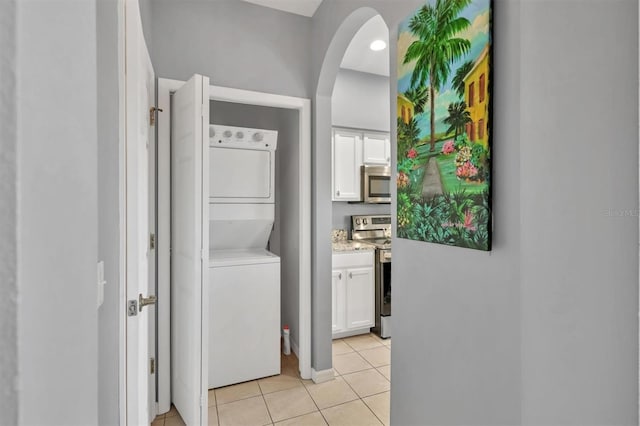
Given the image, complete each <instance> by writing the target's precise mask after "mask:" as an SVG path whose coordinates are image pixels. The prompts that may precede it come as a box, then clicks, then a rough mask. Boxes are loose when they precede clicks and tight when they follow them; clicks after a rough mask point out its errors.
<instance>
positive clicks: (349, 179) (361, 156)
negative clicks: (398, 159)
mask: <svg viewBox="0 0 640 426" xmlns="http://www.w3.org/2000/svg"><path fill="white" fill-rule="evenodd" d="M363 164H377V165H386V166H389V165H390V164H391V144H390V140H389V134H388V133H378V132H366V131H359V130H345V129H333V132H332V137H331V182H332V185H331V187H332V190H333V193H332V195H331V199H332V200H333V201H362V195H361V192H360V191H361V189H360V179H361V176H360V170H361V167H362V165H363Z"/></svg>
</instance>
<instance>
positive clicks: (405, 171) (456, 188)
mask: <svg viewBox="0 0 640 426" xmlns="http://www.w3.org/2000/svg"><path fill="white" fill-rule="evenodd" d="M491 77H492V76H491V0H426V3H425V4H424V5H423V6H422V7H420V8H419V9H418V10H417V11H416V12H415V13H414V14H412V15H411V16H409V17H408V18H407V19H405V20H404V21H403V22H402V23H401V24H400V27H399V29H398V163H397V164H398V177H397V187H398V192H397V194H398V197H397V203H398V206H397V214H398V221H397V235H398V237H400V238H409V239H412V240H420V241H428V242H433V243H440V244H446V245H454V246H460V247H467V248H473V249H478V250H490V249H491V185H490V183H491V150H490V143H489V142H490V138H491V133H490V126H489V125H490V121H491V117H490V113H491V108H490V99H491V96H490V88H491V84H490V82H491ZM401 105H402V114H401V113H400V110H401Z"/></svg>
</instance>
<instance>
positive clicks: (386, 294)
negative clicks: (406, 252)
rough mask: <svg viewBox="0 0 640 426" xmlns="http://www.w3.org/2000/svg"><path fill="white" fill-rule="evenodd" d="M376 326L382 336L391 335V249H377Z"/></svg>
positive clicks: (377, 331) (376, 330)
mask: <svg viewBox="0 0 640 426" xmlns="http://www.w3.org/2000/svg"><path fill="white" fill-rule="evenodd" d="M375 268H376V326H375V328H374V329H373V331H374V332H375V333H376V334H378V335H379V336H380V337H382V338H385V339H386V338H387V337H391V250H386V249H377V250H376V266H375Z"/></svg>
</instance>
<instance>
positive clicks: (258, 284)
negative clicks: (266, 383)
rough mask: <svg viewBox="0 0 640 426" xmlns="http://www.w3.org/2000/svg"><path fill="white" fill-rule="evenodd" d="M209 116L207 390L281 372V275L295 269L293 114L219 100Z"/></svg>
mask: <svg viewBox="0 0 640 426" xmlns="http://www.w3.org/2000/svg"><path fill="white" fill-rule="evenodd" d="M209 111H210V117H209V123H210V126H209V248H210V251H209V266H210V270H209V273H210V275H209V281H210V286H209V307H210V311H209V327H210V328H209V355H208V358H209V384H208V387H209V388H210V389H211V388H217V387H221V386H227V385H231V384H235V383H240V382H244V381H248V380H253V379H257V378H262V377H267V376H271V375H276V374H279V373H280V330H281V328H282V326H283V325H284V323H283V321H282V320H281V318H282V317H283V316H284V317H285V318H286V317H287V315H286V314H285V315H281V297H282V287H283V286H282V285H281V283H282V276H283V275H284V276H285V279H288V278H289V277H290V275H291V274H290V272H294V273H295V271H296V269H297V268H292V266H293V265H296V264H297V259H296V258H293V259H292V258H291V256H288V254H289V253H288V252H287V251H286V250H284V247H283V246H285V247H286V242H284V243H283V239H285V240H286V237H287V235H288V233H290V230H289V229H287V227H286V226H284V225H286V222H287V220H288V219H289V214H288V211H287V203H288V202H291V201H293V200H292V198H291V196H292V194H291V192H292V189H294V190H295V188H290V187H289V186H290V179H287V176H285V179H283V177H282V175H283V174H285V173H284V172H285V170H284V168H285V167H287V165H289V166H290V164H291V163H292V162H291V161H288V160H289V159H291V158H297V156H296V148H297V145H298V141H297V119H296V115H297V114H295V113H294V112H292V111H288V110H284V109H276V108H268V107H258V106H254V105H246V104H237V103H231V102H219V101H210V105H209ZM293 163H295V162H293ZM294 166H295V165H294ZM294 196H295V197H297V193H295V194H294ZM283 215H284V220H283V219H282V216H283ZM283 222H284V224H283ZM283 229H284V232H283ZM283 234H284V235H283ZM283 237H284V238H283ZM283 271H284V274H283ZM284 288H285V290H289V291H291V289H289V288H288V286H287V285H285V286H284ZM283 305H284V308H285V309H286V308H288V304H287V303H286V302H285V303H284V304H283Z"/></svg>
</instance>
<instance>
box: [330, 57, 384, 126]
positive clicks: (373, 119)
mask: <svg viewBox="0 0 640 426" xmlns="http://www.w3.org/2000/svg"><path fill="white" fill-rule="evenodd" d="M389 102H390V99H389V77H385V76H381V75H376V74H369V73H365V72H358V71H353V70H347V69H342V68H341V69H340V71H339V72H338V77H337V78H336V84H335V86H334V88H333V96H331V122H332V123H333V125H334V126H337V127H353V128H355V129H366V130H378V131H381V132H388V131H389V126H390V125H391V122H390V120H389V108H390V107H389Z"/></svg>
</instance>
